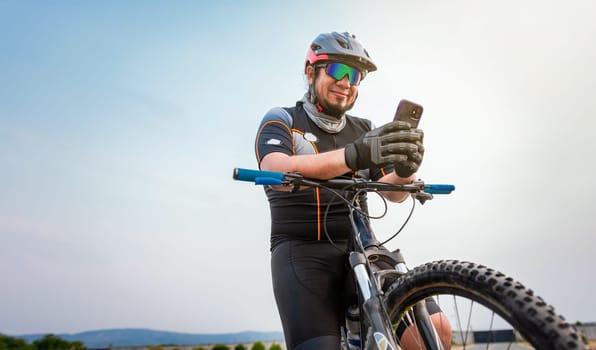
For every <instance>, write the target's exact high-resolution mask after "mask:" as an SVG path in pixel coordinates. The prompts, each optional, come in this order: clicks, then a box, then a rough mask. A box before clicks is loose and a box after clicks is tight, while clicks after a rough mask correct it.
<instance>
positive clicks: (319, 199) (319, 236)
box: [315, 187, 321, 241]
mask: <svg viewBox="0 0 596 350" xmlns="http://www.w3.org/2000/svg"><path fill="white" fill-rule="evenodd" d="M315 195H316V196H317V240H319V241H320V240H321V192H320V189H319V188H318V187H317V188H315Z"/></svg>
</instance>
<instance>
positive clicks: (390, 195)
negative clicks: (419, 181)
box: [379, 172, 416, 203]
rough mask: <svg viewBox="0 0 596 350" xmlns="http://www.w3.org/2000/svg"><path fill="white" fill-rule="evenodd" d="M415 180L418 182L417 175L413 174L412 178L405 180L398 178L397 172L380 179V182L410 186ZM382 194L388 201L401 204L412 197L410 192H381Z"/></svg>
mask: <svg viewBox="0 0 596 350" xmlns="http://www.w3.org/2000/svg"><path fill="white" fill-rule="evenodd" d="M414 180H416V174H412V175H411V176H410V177H407V178H403V177H399V176H397V174H396V173H395V172H392V173H389V174H387V175H385V176H383V177H382V178H380V179H379V181H381V182H387V183H391V184H396V185H398V184H400V185H403V184H409V183H412V182H413V181H414ZM381 194H382V195H383V197H385V198H387V199H388V200H390V201H392V202H399V203H401V202H403V201H405V200H406V199H407V198H408V196H409V195H410V193H408V192H381Z"/></svg>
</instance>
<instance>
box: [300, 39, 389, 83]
mask: <svg viewBox="0 0 596 350" xmlns="http://www.w3.org/2000/svg"><path fill="white" fill-rule="evenodd" d="M325 61H337V62H341V63H344V64H347V65H351V66H353V67H354V68H357V69H359V70H360V71H362V73H363V74H366V73H369V72H373V71H375V70H377V66H376V65H375V63H374V62H373V61H372V59H371V58H370V55H369V54H368V52H367V51H366V49H365V48H364V47H363V46H362V44H360V42H359V41H358V40H356V36H355V35H353V34H350V33H348V32H343V33H338V32H332V33H323V34H319V36H317V37H316V38H315V40H313V42H312V44H310V48H309V49H308V52H307V54H306V62H305V63H304V69H305V71H306V67H307V66H308V65H314V64H315V63H321V62H325Z"/></svg>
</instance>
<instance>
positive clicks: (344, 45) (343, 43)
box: [336, 40, 350, 49]
mask: <svg viewBox="0 0 596 350" xmlns="http://www.w3.org/2000/svg"><path fill="white" fill-rule="evenodd" d="M336 41H337V43H338V44H339V46H341V47H343V48H344V49H349V48H350V47H349V46H348V43H347V42H345V41H343V40H336Z"/></svg>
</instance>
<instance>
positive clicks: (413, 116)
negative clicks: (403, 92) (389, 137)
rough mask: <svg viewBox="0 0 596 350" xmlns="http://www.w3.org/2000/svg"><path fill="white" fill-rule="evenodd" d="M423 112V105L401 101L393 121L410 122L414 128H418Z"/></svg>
mask: <svg viewBox="0 0 596 350" xmlns="http://www.w3.org/2000/svg"><path fill="white" fill-rule="evenodd" d="M423 111H424V109H423V108H422V105H419V104H418V103H414V102H412V101H408V100H401V101H399V104H398V105H397V110H396V111H395V116H394V117H393V120H401V121H404V122H408V123H410V125H411V126H412V127H413V128H417V127H418V124H419V123H420V118H421V117H422V112H423Z"/></svg>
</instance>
